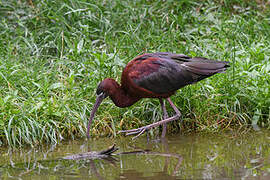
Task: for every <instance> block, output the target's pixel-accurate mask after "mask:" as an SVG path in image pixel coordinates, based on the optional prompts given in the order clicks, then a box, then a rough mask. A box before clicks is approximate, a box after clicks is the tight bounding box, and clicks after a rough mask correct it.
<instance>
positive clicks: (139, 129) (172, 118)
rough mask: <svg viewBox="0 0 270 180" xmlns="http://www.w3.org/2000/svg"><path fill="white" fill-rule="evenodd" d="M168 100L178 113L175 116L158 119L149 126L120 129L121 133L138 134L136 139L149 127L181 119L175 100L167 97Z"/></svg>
mask: <svg viewBox="0 0 270 180" xmlns="http://www.w3.org/2000/svg"><path fill="white" fill-rule="evenodd" d="M167 101H168V102H169V103H170V105H171V107H172V108H173V110H174V111H175V113H176V114H175V115H174V116H172V117H169V118H166V119H163V120H161V121H158V122H155V123H153V124H149V125H147V126H143V127H140V128H137V129H131V130H124V131H119V133H126V135H132V134H137V135H136V136H135V137H133V139H135V138H137V137H139V136H140V135H142V134H143V133H144V132H145V130H148V129H151V128H153V127H157V126H160V125H163V124H166V123H168V122H171V121H174V120H177V119H179V118H180V116H181V113H180V111H179V110H178V109H177V107H176V106H175V105H174V104H173V102H172V101H171V99H170V98H167Z"/></svg>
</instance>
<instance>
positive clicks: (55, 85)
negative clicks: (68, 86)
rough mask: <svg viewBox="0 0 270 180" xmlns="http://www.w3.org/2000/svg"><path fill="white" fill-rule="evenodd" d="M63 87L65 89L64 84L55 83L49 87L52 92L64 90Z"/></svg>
mask: <svg viewBox="0 0 270 180" xmlns="http://www.w3.org/2000/svg"><path fill="white" fill-rule="evenodd" d="M63 87H64V85H63V83H54V84H52V85H51V86H50V87H49V89H50V90H52V89H57V88H63Z"/></svg>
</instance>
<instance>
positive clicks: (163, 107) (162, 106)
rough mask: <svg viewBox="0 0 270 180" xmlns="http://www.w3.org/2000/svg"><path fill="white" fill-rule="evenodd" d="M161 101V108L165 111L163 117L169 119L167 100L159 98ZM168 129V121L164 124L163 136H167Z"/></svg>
mask: <svg viewBox="0 0 270 180" xmlns="http://www.w3.org/2000/svg"><path fill="white" fill-rule="evenodd" d="M159 102H160V104H161V109H162V112H163V119H167V118H168V113H167V110H166V106H165V101H163V99H159ZM166 131H167V123H165V124H163V128H162V134H161V137H162V138H164V137H165V135H166Z"/></svg>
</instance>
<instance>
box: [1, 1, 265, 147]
mask: <svg viewBox="0 0 270 180" xmlns="http://www.w3.org/2000/svg"><path fill="white" fill-rule="evenodd" d="M269 9H270V5H269V3H268V4H267V3H264V2H263V1H260V2H259V1H257V3H256V1H246V0H242V1H222V2H218V1H209V2H207V1H199V0H193V1H160V2H155V1H153V2H151V1H146V0H142V1H139V0H137V1H134V0H132V1H120V0H116V1H106V0H103V1H102V0H98V1H89V2H86V1H75V0H69V1H57V2H52V1H35V2H32V1H27V2H22V1H8V2H5V1H1V2H0V144H1V145H4V144H9V145H23V144H30V145H35V144H39V143H40V142H50V143H56V142H57V141H59V140H61V139H63V138H78V137H85V131H86V130H85V128H86V124H87V120H88V117H89V112H90V111H91V109H92V106H93V103H94V101H95V89H96V87H97V84H98V82H99V81H101V80H102V79H103V78H105V77H112V78H116V79H117V80H118V81H120V74H121V71H122V69H123V67H124V66H125V64H126V63H127V62H128V61H129V60H131V59H132V58H133V57H135V56H137V55H138V54H141V53H143V52H156V51H169V52H177V53H184V54H187V55H191V56H204V57H208V58H212V59H218V60H226V61H230V62H231V65H232V67H231V68H230V70H229V71H227V73H226V74H219V75H215V76H214V77H212V78H209V79H206V80H204V81H202V82H200V83H198V84H196V85H192V86H188V87H185V88H183V89H181V90H179V91H178V92H177V94H176V95H175V96H173V97H172V100H173V101H174V102H175V104H176V105H177V106H178V107H179V109H180V110H181V112H182V115H183V117H182V119H183V121H182V122H183V123H182V125H181V129H182V130H184V131H194V130H196V131H202V130H204V131H205V130H206V131H218V130H221V129H223V128H233V127H236V126H237V127H239V126H245V127H247V126H248V125H250V124H253V125H258V126H260V127H268V126H269V122H270V117H269V114H270V111H269V107H270V75H269V74H270V59H269V57H270V41H269V40H270V23H269V22H270V15H269V14H270V11H269ZM170 112H171V113H173V112H172V111H170ZM160 118H161V110H160V107H159V103H158V101H157V100H149V99H146V100H142V101H140V102H138V103H136V104H135V105H133V106H132V107H130V108H124V109H119V108H116V107H115V106H114V105H113V103H112V102H111V101H110V100H109V99H108V100H107V101H105V102H104V103H103V104H102V105H101V107H100V108H99V111H98V113H97V115H96V117H95V122H94V125H93V128H92V134H93V135H94V136H96V135H98V136H100V135H116V132H117V131H118V130H120V129H127V128H132V127H133V128H135V127H138V126H142V125H146V124H149V123H150V122H152V121H157V120H158V119H160ZM176 125H178V122H175V123H172V125H171V126H169V130H170V132H175V131H177V130H178V128H177V126H176Z"/></svg>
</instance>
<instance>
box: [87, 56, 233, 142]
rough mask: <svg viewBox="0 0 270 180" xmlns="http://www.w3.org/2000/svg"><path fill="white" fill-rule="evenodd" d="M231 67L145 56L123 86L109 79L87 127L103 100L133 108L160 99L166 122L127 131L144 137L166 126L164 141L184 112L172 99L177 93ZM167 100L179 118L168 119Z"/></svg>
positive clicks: (126, 72) (199, 59) (198, 59)
mask: <svg viewBox="0 0 270 180" xmlns="http://www.w3.org/2000/svg"><path fill="white" fill-rule="evenodd" d="M227 67H229V63H228V62H225V61H214V60H209V59H206V58H202V57H189V56H187V55H184V54H174V53H167V52H158V53H152V54H143V55H140V56H138V57H136V58H135V59H133V60H132V61H130V62H129V63H128V64H127V65H126V67H125V68H124V70H123V73H122V77H121V85H119V84H118V83H117V82H116V81H115V80H114V79H110V78H106V79H104V80H103V81H102V82H101V83H100V84H99V85H98V87H97V91H96V94H97V99H96V103H95V104H94V107H93V110H92V112H91V115H90V119H89V122H88V127H87V137H89V130H90V126H91V123H92V120H93V118H94V115H95V112H96V111H97V109H98V107H99V105H100V104H101V102H102V100H103V99H104V98H106V97H107V96H109V97H110V98H111V100H112V101H113V103H114V104H115V105H116V106H118V107H121V108H123V107H129V106H131V105H133V104H134V103H136V102H137V101H139V100H140V99H142V98H158V99H159V101H160V104H161V109H162V111H163V120H161V121H159V122H155V123H153V124H150V125H147V126H144V127H141V128H137V129H132V130H124V131H120V132H124V133H126V134H127V135H130V134H137V135H136V136H135V137H134V138H136V137H138V136H140V135H141V134H142V133H144V132H145V130H148V129H150V128H153V127H156V126H159V125H163V130H162V137H164V136H165V134H166V123H168V122H170V121H174V120H177V119H179V117H180V116H181V113H180V111H179V110H178V109H177V108H176V106H175V105H174V104H173V102H172V101H171V99H170V96H171V95H173V94H174V93H175V92H176V90H178V89H180V88H182V87H184V86H186V85H188V84H193V83H195V82H198V81H200V80H202V79H205V78H207V77H210V76H212V75H214V74H216V73H220V72H224V71H225V70H226V69H227ZM163 99H167V101H168V102H169V104H170V105H171V107H172V108H173V109H174V111H175V113H176V114H175V115H174V116H172V117H168V114H167V111H166V108H165V102H164V101H163Z"/></svg>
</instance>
